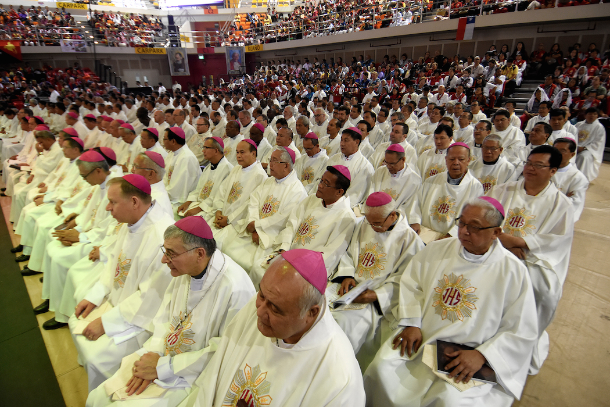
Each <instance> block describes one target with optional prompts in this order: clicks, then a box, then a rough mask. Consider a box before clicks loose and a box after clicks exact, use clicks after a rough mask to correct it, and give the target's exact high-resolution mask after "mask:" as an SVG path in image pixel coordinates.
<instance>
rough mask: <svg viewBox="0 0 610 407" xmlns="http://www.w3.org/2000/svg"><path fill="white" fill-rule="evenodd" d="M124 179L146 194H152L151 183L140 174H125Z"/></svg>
mask: <svg viewBox="0 0 610 407" xmlns="http://www.w3.org/2000/svg"><path fill="white" fill-rule="evenodd" d="M123 179H124V180H125V181H127V182H129V183H130V184H131V185H133V186H134V187H136V188H138V189H139V190H140V191H142V192H144V193H145V194H148V195H150V183H149V182H148V181H147V180H146V178H144V177H143V176H141V175H138V174H127V175H124V176H123Z"/></svg>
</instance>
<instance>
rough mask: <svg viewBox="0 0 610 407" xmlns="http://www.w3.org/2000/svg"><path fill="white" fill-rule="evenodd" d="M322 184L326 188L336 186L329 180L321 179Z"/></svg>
mask: <svg viewBox="0 0 610 407" xmlns="http://www.w3.org/2000/svg"><path fill="white" fill-rule="evenodd" d="M320 185H321V186H323V187H324V188H336V187H334V186H332V185H330V184H329V183H328V181H324V180H320Z"/></svg>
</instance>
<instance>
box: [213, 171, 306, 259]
mask: <svg viewBox="0 0 610 407" xmlns="http://www.w3.org/2000/svg"><path fill="white" fill-rule="evenodd" d="M306 197H307V194H306V193H305V188H304V187H303V184H301V182H300V181H299V179H298V178H297V175H296V173H295V172H294V171H291V172H290V174H288V175H287V176H286V177H285V178H283V179H281V180H277V179H275V178H274V177H270V178H267V179H266V180H265V181H264V182H263V183H262V184H261V185H260V186H259V187H257V188H256V189H255V190H254V191H253V192H252V193H251V194H250V201H249V204H248V213H247V218H246V221H245V222H243V223H242V222H239V223H237V224H231V225H229V226H227V227H226V228H225V229H226V232H225V231H223V233H221V234H220V235H221V237H222V251H223V253H225V254H227V255H228V256H229V257H231V258H232V259H233V260H235V262H236V263H237V264H239V265H240V266H242V267H243V268H244V270H246V271H250V269H251V268H252V262H253V261H254V260H255V259H258V258H261V257H264V256H265V255H268V254H270V253H271V251H272V248H273V246H274V245H275V244H276V238H277V236H278V235H279V234H280V232H281V231H282V230H284V228H285V227H286V221H287V219H288V217H289V216H290V215H291V214H292V213H294V212H296V210H297V206H298V205H299V203H301V201H302V200H303V199H305V198H306ZM251 222H254V228H255V229H256V233H257V234H258V239H259V241H258V244H256V243H254V242H253V241H252V234H250V233H248V231H247V230H246V226H248V224H250V223H251Z"/></svg>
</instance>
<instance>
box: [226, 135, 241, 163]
mask: <svg viewBox="0 0 610 407" xmlns="http://www.w3.org/2000/svg"><path fill="white" fill-rule="evenodd" d="M243 139H244V136H243V135H241V134H238V135H237V136H235V137H223V138H222V141H223V143H224V145H225V148H224V149H223V151H224V154H225V158H226V159H227V160H228V161H229V162H230V163H231V164H233V165H238V164H237V155H236V152H235V150H236V148H237V144H239V142H240V141H242V140H243Z"/></svg>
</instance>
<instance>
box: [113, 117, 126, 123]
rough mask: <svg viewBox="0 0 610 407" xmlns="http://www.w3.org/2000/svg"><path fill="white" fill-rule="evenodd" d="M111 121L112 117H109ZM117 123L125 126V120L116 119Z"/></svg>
mask: <svg viewBox="0 0 610 407" xmlns="http://www.w3.org/2000/svg"><path fill="white" fill-rule="evenodd" d="M111 119H112V117H111ZM116 121H117V122H119V124H125V120H120V119H116Z"/></svg>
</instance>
